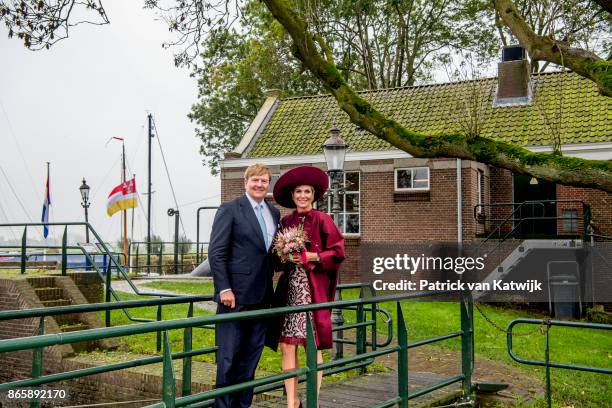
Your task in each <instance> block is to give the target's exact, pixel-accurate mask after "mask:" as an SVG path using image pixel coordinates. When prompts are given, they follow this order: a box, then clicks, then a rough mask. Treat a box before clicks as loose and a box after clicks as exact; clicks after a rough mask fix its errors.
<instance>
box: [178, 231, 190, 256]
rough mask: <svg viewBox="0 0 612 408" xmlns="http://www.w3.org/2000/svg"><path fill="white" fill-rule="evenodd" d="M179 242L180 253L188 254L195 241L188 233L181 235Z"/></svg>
mask: <svg viewBox="0 0 612 408" xmlns="http://www.w3.org/2000/svg"><path fill="white" fill-rule="evenodd" d="M178 243H179V247H178V249H179V254H183V255H186V254H188V253H189V251H191V247H192V246H193V241H192V240H190V239H189V238H187V236H186V235H181V236H180V237H179V239H178Z"/></svg>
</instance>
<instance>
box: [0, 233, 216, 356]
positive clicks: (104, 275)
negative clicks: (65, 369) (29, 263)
mask: <svg viewBox="0 0 612 408" xmlns="http://www.w3.org/2000/svg"><path fill="white" fill-rule="evenodd" d="M45 225H46V226H60V227H62V226H63V227H64V232H63V235H62V245H61V246H54V245H28V243H27V231H28V228H33V227H41V226H45ZM69 226H76V227H84V228H86V229H88V230H89V231H90V232H91V233H92V235H93V237H94V239H95V240H97V242H98V243H99V244H98V248H99V249H100V254H101V255H106V256H107V257H108V264H107V269H106V271H101V270H100V268H99V267H98V265H97V264H96V263H95V262H94V259H93V258H92V255H91V254H90V253H88V252H87V251H86V250H85V248H83V247H82V246H80V245H79V246H71V245H68V244H67V242H68V227H69ZM0 227H23V235H22V241H21V247H20V248H21V255H20V256H21V273H22V274H25V271H26V259H27V250H28V249H46V248H54V249H58V248H61V257H62V262H61V264H62V275H66V266H67V256H68V250H77V251H80V252H81V253H82V254H83V255H84V256H85V258H86V260H87V262H88V263H89V264H90V266H91V268H92V269H93V270H94V271H95V272H96V273H97V274H98V276H99V277H100V279H101V280H102V282H104V300H105V302H111V298H113V299H115V301H119V300H120V297H119V295H118V294H117V292H116V291H115V290H114V289H113V288H112V277H111V269H113V268H114V269H115V270H116V271H117V274H118V275H120V276H121V277H122V278H123V279H124V280H125V281H127V282H128V284H129V285H130V288H131V289H132V291H134V293H136V294H137V295H141V296H155V297H160V298H161V297H176V296H179V295H174V294H162V293H156V292H146V291H142V290H140V289H139V288H138V287H137V286H136V285H135V284H134V282H132V280H131V279H130V277H129V275H128V274H127V272H126V267H125V266H124V265H122V264H121V262H119V261H118V260H117V257H115V256H113V252H112V251H110V250H109V247H108V245H107V244H106V243H105V242H104V241H103V240H102V238H101V237H100V235H99V234H98V233H97V231H96V230H95V229H94V228H93V227H92V226H91V224H89V223H87V222H53V223H13V224H0ZM211 299H212V297H211ZM209 300H210V299H209ZM110 310H111V309H105V311H106V313H105V319H104V320H105V325H106V326H107V327H110V325H111V320H110V319H111V314H110ZM123 312H124V313H125V315H126V317H127V318H128V319H129V320H131V321H135V322H152V321H154V320H152V319H144V318H138V317H134V316H133V315H132V314H131V313H130V312H129V310H127V309H123ZM161 319H162V311H161V308H159V307H158V310H157V320H161ZM161 340H162V339H161V334H160V335H158V338H157V350H158V351H159V350H161Z"/></svg>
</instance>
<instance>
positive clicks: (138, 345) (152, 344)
mask: <svg viewBox="0 0 612 408" xmlns="http://www.w3.org/2000/svg"><path fill="white" fill-rule="evenodd" d="M140 286H146V287H148V288H156V289H164V290H176V291H177V292H179V293H192V294H210V293H212V282H210V283H209V282H206V283H200V282H196V283H185V282H182V283H181V282H149V283H147V284H146V285H140ZM206 287H208V288H209V289H208V290H206ZM117 293H118V294H119V296H120V298H121V300H142V299H143V298H142V296H139V295H135V294H129V293H125V292H121V291H117ZM187 308H188V307H187V305H168V306H164V307H163V312H162V313H163V319H164V320H172V319H182V318H185V317H187ZM130 310H131V314H132V316H134V317H139V318H146V319H156V314H157V308H156V307H141V308H135V309H130ZM206 315H211V313H210V312H207V311H205V310H202V309H199V308H194V316H206ZM98 316H99V317H100V319H102V320H104V312H98ZM138 323H139V322H133V321H131V320H129V318H128V317H127V316H126V315H125V314H124V313H123V311H113V312H112V313H111V324H112V325H113V326H122V325H128V324H138ZM156 338H157V337H156V333H145V334H139V335H134V336H129V337H123V338H122V340H123V341H124V342H125V343H126V344H127V345H128V347H129V349H130V351H131V352H133V353H139V354H155V353H156V351H155V348H156ZM214 344H215V336H214V331H213V330H211V329H202V328H197V329H194V330H193V349H194V350H195V349H198V348H206V347H211V346H214ZM170 347H171V349H172V351H173V352H178V351H182V349H183V331H182V330H173V331H171V332H170ZM323 358H324V360H325V361H328V360H329V359H330V357H329V353H328V352H327V351H324V352H323ZM194 360H196V361H208V362H211V363H212V362H214V355H213V354H205V355H202V356H197V357H194ZM299 360H300V365H302V366H305V365H306V357H305V354H304V349H303V348H300V352H299ZM258 369H260V370H263V371H268V372H272V373H277V372H280V370H281V369H280V351H279V352H277V353H276V352H274V351H272V350H270V349H269V348H267V347H266V348H264V352H263V353H262V356H261V360H260V363H259V366H258ZM368 370H369V371H370V372H376V371H381V370H384V367H383V366H382V365H380V364H377V363H374V364H372V365H370V366H369V368H368ZM353 375H355V370H352V372H343V373H338V374H334V375H332V376H328V377H326V378H327V379H328V381H338V380H340V379H343V378H346V377H348V376H353Z"/></svg>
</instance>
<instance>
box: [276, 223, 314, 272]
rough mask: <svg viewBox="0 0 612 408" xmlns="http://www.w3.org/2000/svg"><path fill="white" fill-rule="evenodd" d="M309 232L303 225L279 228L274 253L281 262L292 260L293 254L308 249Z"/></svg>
mask: <svg viewBox="0 0 612 408" xmlns="http://www.w3.org/2000/svg"><path fill="white" fill-rule="evenodd" d="M307 242H308V234H306V231H304V226H303V225H301V224H300V225H297V226H295V227H288V228H283V229H282V230H279V231H278V233H277V234H276V238H274V253H275V254H276V255H277V256H278V257H279V258H280V260H281V262H283V263H286V262H290V261H291V259H292V257H293V255H296V254H300V255H301V254H302V253H304V252H305V251H306V243H307Z"/></svg>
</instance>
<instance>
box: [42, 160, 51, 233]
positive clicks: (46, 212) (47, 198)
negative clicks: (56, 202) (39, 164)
mask: <svg viewBox="0 0 612 408" xmlns="http://www.w3.org/2000/svg"><path fill="white" fill-rule="evenodd" d="M50 206H51V191H50V190H49V164H47V182H46V183H45V201H44V203H43V209H42V217H41V220H40V222H44V223H47V222H49V211H50ZM43 235H44V237H45V239H46V238H47V235H49V226H48V225H45V226H44V227H43Z"/></svg>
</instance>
